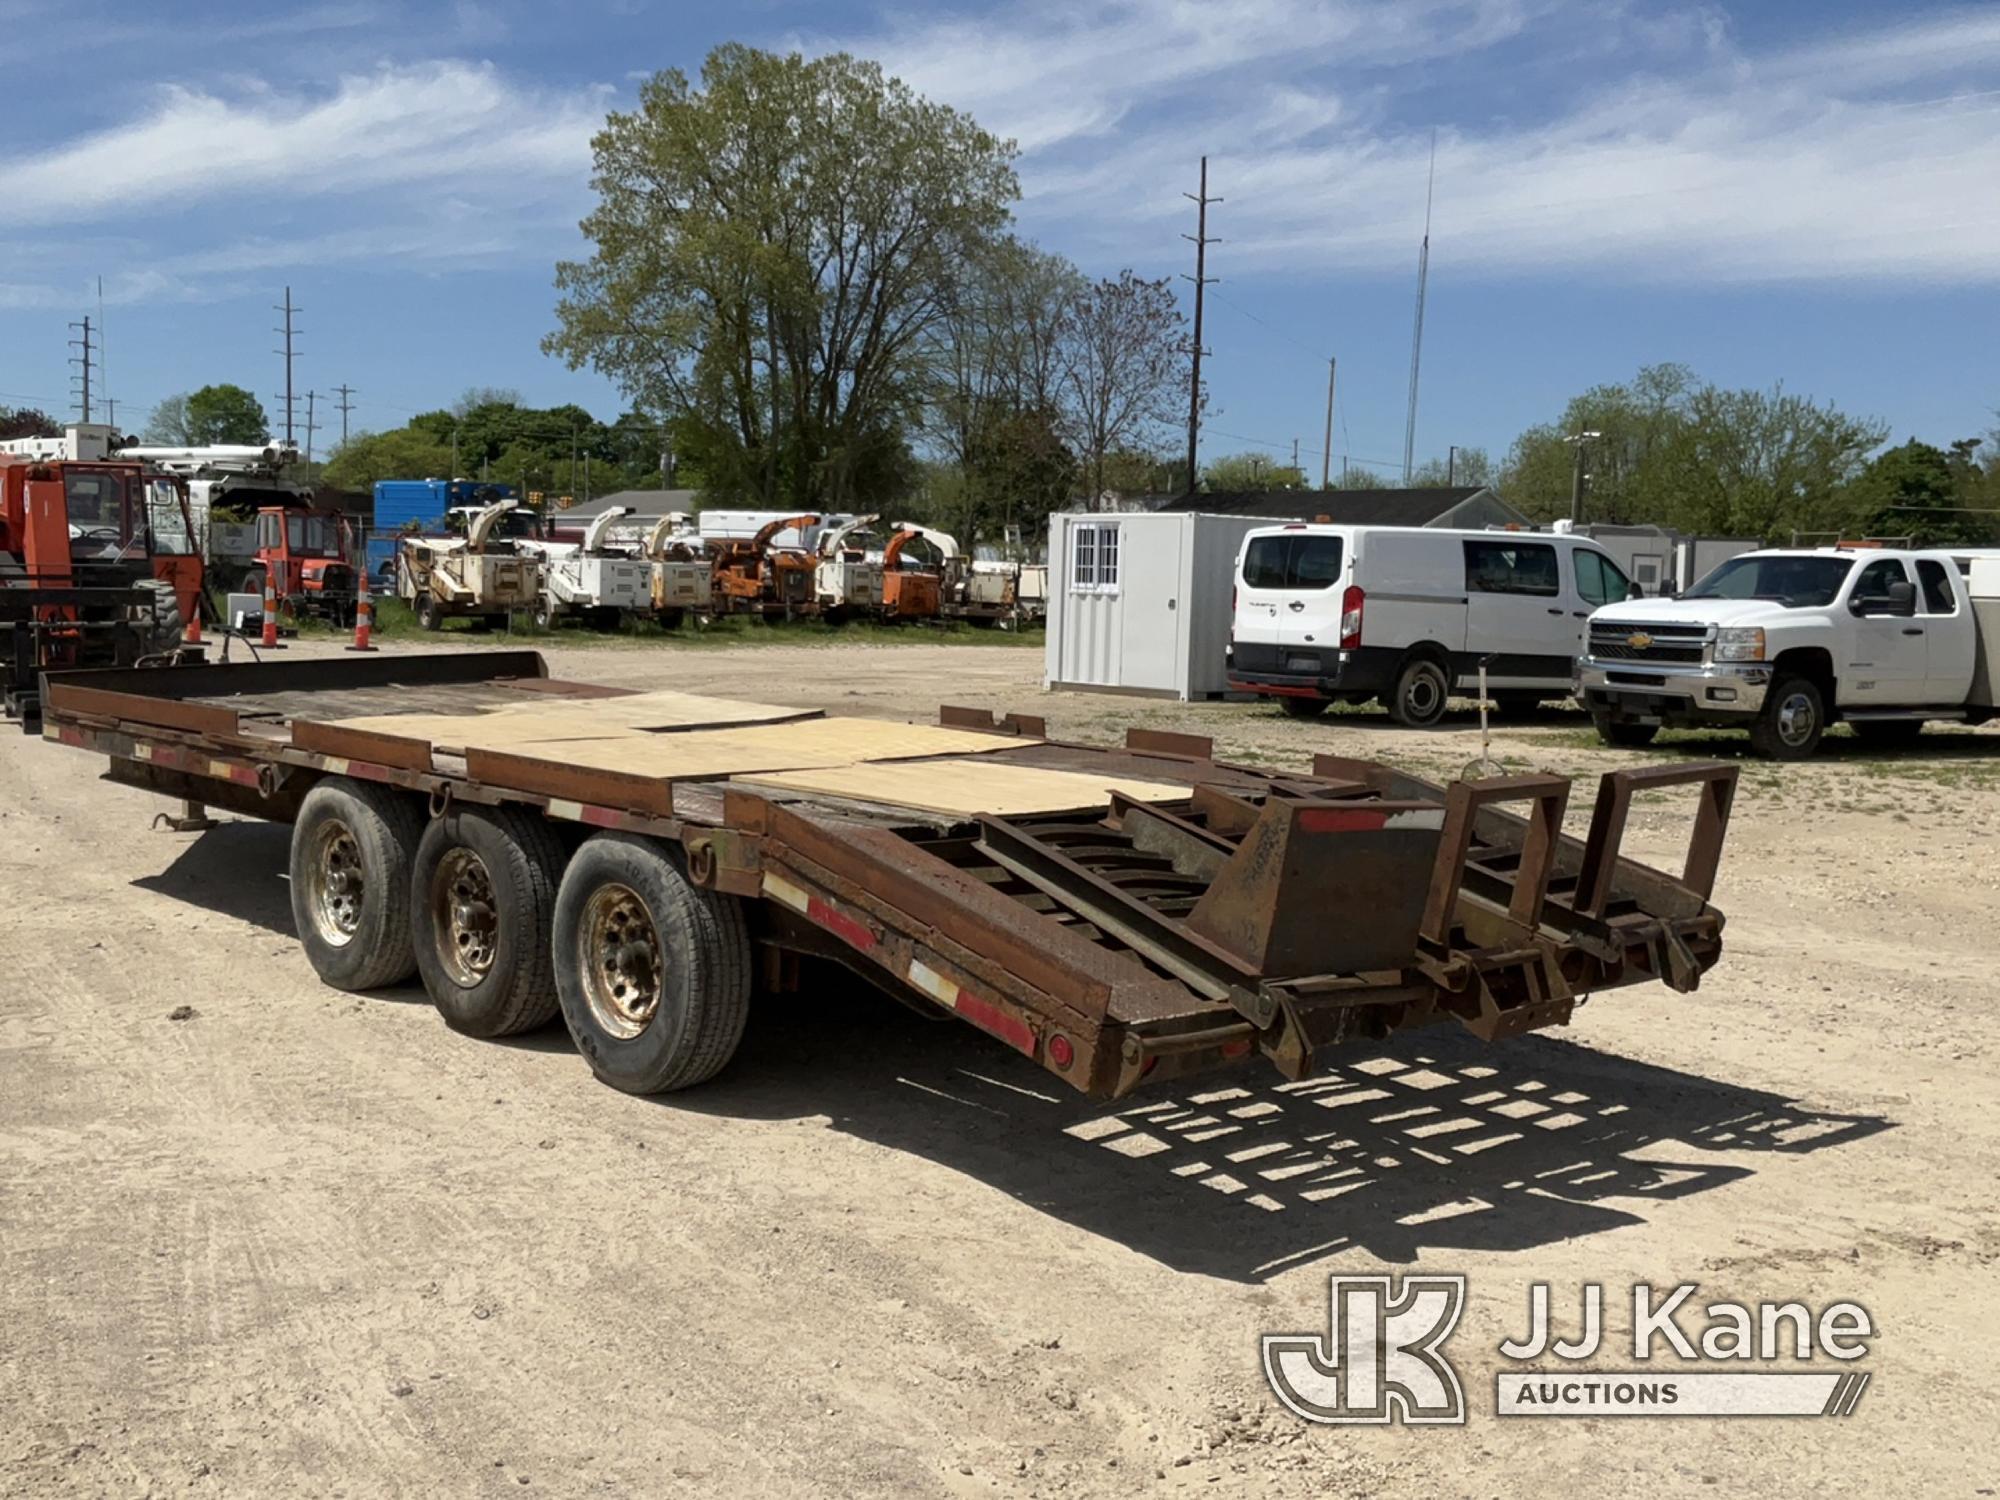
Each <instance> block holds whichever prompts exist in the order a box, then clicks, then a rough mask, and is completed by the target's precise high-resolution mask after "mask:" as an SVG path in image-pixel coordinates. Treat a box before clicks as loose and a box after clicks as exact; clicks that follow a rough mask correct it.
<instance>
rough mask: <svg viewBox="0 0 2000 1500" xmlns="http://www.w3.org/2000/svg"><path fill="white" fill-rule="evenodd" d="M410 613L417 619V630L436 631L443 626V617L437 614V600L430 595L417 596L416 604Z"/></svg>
mask: <svg viewBox="0 0 2000 1500" xmlns="http://www.w3.org/2000/svg"><path fill="white" fill-rule="evenodd" d="M412 612H413V613H414V614H415V615H416V617H417V629H419V630H437V629H440V628H442V626H443V625H444V617H443V616H442V615H440V614H439V613H438V602H437V599H436V597H435V596H433V595H431V594H419V595H417V602H416V603H415V604H414V605H413V606H412Z"/></svg>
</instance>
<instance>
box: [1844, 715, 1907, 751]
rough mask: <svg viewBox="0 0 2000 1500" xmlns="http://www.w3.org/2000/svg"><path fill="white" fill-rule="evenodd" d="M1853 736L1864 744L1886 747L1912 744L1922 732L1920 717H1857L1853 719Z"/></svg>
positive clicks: (1879, 747)
mask: <svg viewBox="0 0 2000 1500" xmlns="http://www.w3.org/2000/svg"><path fill="white" fill-rule="evenodd" d="M1853 728H1854V737H1855V738H1856V739H1858V740H1860V741H1861V742H1862V743H1863V744H1864V745H1872V746H1875V747H1876V748H1878V749H1887V748H1890V747H1893V746H1897V745H1914V744H1915V743H1916V742H1917V740H1918V739H1919V738H1920V737H1921V736H1922V734H1923V732H1924V721H1923V720H1922V719H1857V720H1855V721H1854V725H1853Z"/></svg>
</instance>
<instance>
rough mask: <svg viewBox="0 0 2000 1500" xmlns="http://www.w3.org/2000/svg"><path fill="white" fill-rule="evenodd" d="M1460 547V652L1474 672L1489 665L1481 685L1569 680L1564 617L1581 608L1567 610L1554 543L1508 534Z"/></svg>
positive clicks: (1570, 644) (1570, 629) (1570, 625)
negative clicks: (1462, 613)
mask: <svg viewBox="0 0 2000 1500" xmlns="http://www.w3.org/2000/svg"><path fill="white" fill-rule="evenodd" d="M1463 546H1464V549H1465V601H1466V602H1465V610H1466V616H1465V651H1466V655H1467V656H1468V657H1470V658H1471V659H1472V662H1473V664H1475V665H1476V664H1477V662H1478V661H1479V660H1480V659H1481V658H1490V660H1489V661H1488V666H1487V671H1488V673H1489V674H1490V675H1489V677H1488V679H1487V681H1488V685H1489V686H1491V687H1507V686H1511V685H1519V686H1523V687H1529V686H1543V685H1549V684H1559V683H1565V682H1567V681H1569V678H1570V662H1571V658H1572V655H1573V653H1574V651H1575V647H1576V639H1577V636H1576V625H1577V622H1576V621H1575V620H1572V619H1571V618H1570V610H1571V608H1572V607H1575V608H1581V607H1582V604H1581V601H1580V600H1578V601H1575V603H1574V604H1572V601H1573V600H1575V595H1574V593H1573V591H1570V590H1566V589H1565V588H1564V586H1563V576H1562V562H1561V556H1560V554H1559V552H1558V550H1557V548H1556V546H1555V544H1554V543H1553V542H1541V541H1529V540H1527V539H1526V538H1525V537H1521V536H1517V535H1514V534H1511V533H1510V534H1496V535H1495V536H1494V537H1493V538H1492V539H1490V540H1488V539H1485V538H1481V539H1480V540H1477V541H1471V540H1468V541H1466V542H1465V543H1463ZM1468 675H1470V674H1468Z"/></svg>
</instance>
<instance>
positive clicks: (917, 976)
mask: <svg viewBox="0 0 2000 1500" xmlns="http://www.w3.org/2000/svg"><path fill="white" fill-rule="evenodd" d="M910 983H911V984H913V985H915V986H916V987H917V988H918V989H920V990H922V991H923V992H924V993H925V994H926V995H929V996H930V997H931V998H932V999H933V1000H939V1001H942V1002H943V1003H944V1004H946V1005H950V1006H954V1007H956V1006H957V1004H958V993H959V992H958V986H957V985H955V984H953V983H952V982H951V981H950V980H949V979H947V978H945V977H944V975H942V974H940V973H938V971H937V970H936V969H933V968H931V967H930V965H928V964H926V963H924V962H922V961H921V960H920V959H914V958H913V959H911V960H910Z"/></svg>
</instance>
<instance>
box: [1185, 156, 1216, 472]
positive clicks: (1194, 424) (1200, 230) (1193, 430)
mask: <svg viewBox="0 0 2000 1500" xmlns="http://www.w3.org/2000/svg"><path fill="white" fill-rule="evenodd" d="M1181 196H1182V197H1183V198H1189V199H1192V200H1193V201H1194V205H1195V220H1194V233H1193V234H1184V235H1182V236H1181V238H1182V239H1184V240H1193V241H1194V277H1193V281H1194V368H1193V370H1192V371H1191V372H1190V374H1189V379H1188V465H1187V466H1188V471H1187V487H1188V493H1189V494H1190V495H1192V494H1193V493H1194V492H1195V491H1196V490H1197V489H1199V488H1200V487H1201V470H1200V468H1199V466H1198V465H1199V461H1200V453H1201V356H1202V354H1203V352H1204V351H1203V349H1202V347H1201V300H1202V298H1201V294H1202V288H1203V287H1205V286H1207V285H1208V282H1209V277H1208V276H1207V274H1206V272H1207V266H1208V247H1209V245H1210V244H1211V243H1212V242H1211V241H1210V239H1209V237H1208V205H1209V204H1211V203H1220V202H1221V201H1222V200H1221V199H1220V198H1211V197H1209V196H1208V158H1207V157H1205V156H1204V157H1203V158H1202V159H1201V192H1200V194H1199V195H1197V194H1194V193H1182V194H1181ZM1213 243H1220V242H1219V241H1216V242H1213Z"/></svg>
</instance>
